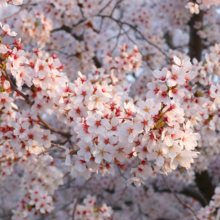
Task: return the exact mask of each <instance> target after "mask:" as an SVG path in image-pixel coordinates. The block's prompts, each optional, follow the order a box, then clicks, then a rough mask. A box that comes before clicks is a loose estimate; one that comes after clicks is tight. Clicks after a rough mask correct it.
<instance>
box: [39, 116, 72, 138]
mask: <svg viewBox="0 0 220 220" xmlns="http://www.w3.org/2000/svg"><path fill="white" fill-rule="evenodd" d="M37 117H38V119H39V121H40V122H42V123H43V124H44V126H45V127H46V128H47V129H49V130H51V131H52V132H54V133H57V134H61V135H62V136H66V137H70V133H67V132H63V131H59V130H56V129H55V128H53V127H52V126H51V125H49V124H48V123H47V122H46V121H45V120H44V119H43V118H42V117H41V115H40V114H39V113H38V114H37Z"/></svg>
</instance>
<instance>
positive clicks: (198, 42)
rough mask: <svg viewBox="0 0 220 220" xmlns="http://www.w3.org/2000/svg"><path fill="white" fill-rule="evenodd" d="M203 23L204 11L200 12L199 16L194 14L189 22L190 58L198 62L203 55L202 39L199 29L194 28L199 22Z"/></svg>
mask: <svg viewBox="0 0 220 220" xmlns="http://www.w3.org/2000/svg"><path fill="white" fill-rule="evenodd" d="M202 21H203V11H200V13H199V14H193V15H192V17H191V19H190V21H189V26H190V40H189V56H190V58H191V60H192V59H193V58H196V59H197V60H198V61H200V60H201V54H202V49H203V45H202V39H201V38H200V36H199V35H198V34H197V31H198V30H197V29H195V28H194V25H195V24H196V23H197V22H201V23H202Z"/></svg>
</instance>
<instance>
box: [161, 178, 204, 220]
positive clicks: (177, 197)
mask: <svg viewBox="0 0 220 220" xmlns="http://www.w3.org/2000/svg"><path fill="white" fill-rule="evenodd" d="M162 178H163V181H164V182H165V184H166V186H167V187H168V188H169V190H170V191H171V192H172V193H173V195H174V196H175V198H176V199H177V200H178V201H179V202H180V203H181V204H182V205H183V206H184V207H186V208H187V209H189V210H190V211H191V212H192V213H193V215H194V216H195V218H196V219H197V220H201V219H200V218H199V217H198V216H197V215H196V213H195V212H194V211H193V210H192V209H191V207H190V206H189V205H187V204H186V203H184V202H183V201H182V200H181V199H180V197H179V196H178V195H177V194H176V193H175V192H174V191H173V189H172V188H171V187H170V186H169V185H168V183H167V181H166V179H165V177H164V176H163V175H162Z"/></svg>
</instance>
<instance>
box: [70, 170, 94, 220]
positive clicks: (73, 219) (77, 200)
mask: <svg viewBox="0 0 220 220" xmlns="http://www.w3.org/2000/svg"><path fill="white" fill-rule="evenodd" d="M94 175H95V173H93V174H92V175H91V177H90V178H89V179H88V180H86V182H85V183H84V184H83V185H82V187H81V189H80V191H79V194H78V196H77V198H76V202H75V204H74V207H73V214H72V220H75V213H76V206H77V204H78V202H79V199H80V196H81V194H82V191H83V189H84V188H85V187H86V185H87V184H88V182H89V181H90V180H91V179H92V177H93V176H94Z"/></svg>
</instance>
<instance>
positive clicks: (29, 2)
mask: <svg viewBox="0 0 220 220" xmlns="http://www.w3.org/2000/svg"><path fill="white" fill-rule="evenodd" d="M30 4H31V0H29V1H28V3H27V4H26V5H24V6H22V7H21V8H20V10H18V11H17V12H16V13H14V14H12V15H10V16H8V17H5V18H3V19H2V20H0V21H1V22H2V21H5V20H7V19H9V18H12V17H14V16H15V15H17V14H19V13H20V12H21V11H23V10H24V9H26V8H27V7H28V6H29V5H30Z"/></svg>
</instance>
